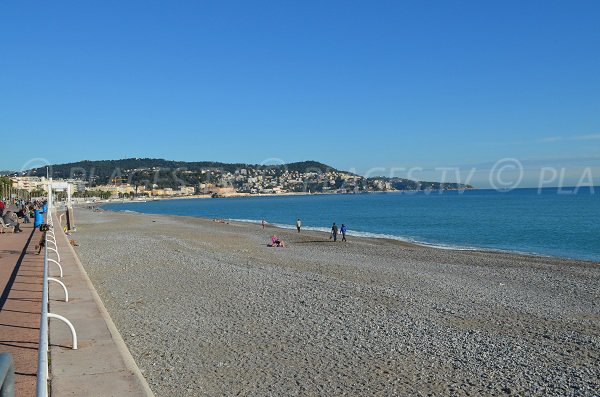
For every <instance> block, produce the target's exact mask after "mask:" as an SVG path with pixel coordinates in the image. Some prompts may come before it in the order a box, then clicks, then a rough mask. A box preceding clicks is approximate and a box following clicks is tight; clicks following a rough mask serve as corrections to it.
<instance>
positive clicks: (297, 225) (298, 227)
mask: <svg viewBox="0 0 600 397" xmlns="http://www.w3.org/2000/svg"><path fill="white" fill-rule="evenodd" d="M301 227H302V221H301V220H300V218H298V219H296V229H298V233H300V228H301Z"/></svg>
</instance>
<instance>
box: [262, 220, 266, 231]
mask: <svg viewBox="0 0 600 397" xmlns="http://www.w3.org/2000/svg"><path fill="white" fill-rule="evenodd" d="M265 223H266V222H265V220H264V219H263V220H262V227H263V229H264V228H265Z"/></svg>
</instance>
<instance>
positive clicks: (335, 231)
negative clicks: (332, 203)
mask: <svg viewBox="0 0 600 397" xmlns="http://www.w3.org/2000/svg"><path fill="white" fill-rule="evenodd" d="M337 235H338V227H337V225H336V224H335V222H333V226H331V237H333V242H334V243H335V242H336V241H337Z"/></svg>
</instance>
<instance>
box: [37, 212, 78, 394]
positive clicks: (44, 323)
mask: <svg viewBox="0 0 600 397" xmlns="http://www.w3.org/2000/svg"><path fill="white" fill-rule="evenodd" d="M51 211H52V209H51V206H50V204H49V205H48V210H47V212H46V224H47V225H48V229H47V231H46V232H45V241H44V242H45V244H44V280H43V287H42V313H41V317H40V338H39V350H38V369H37V386H36V396H37V397H47V396H48V319H50V318H56V319H59V320H61V321H62V322H64V323H65V324H67V326H68V327H69V329H70V330H71V337H72V340H73V349H74V350H76V349H77V333H76V332H75V328H74V327H73V324H71V322H70V321H69V320H67V319H66V318H64V317H63V316H59V315H58V314H54V313H49V312H48V281H54V282H57V283H58V284H60V285H61V286H62V288H63V290H64V293H65V302H68V301H69V292H68V290H67V287H66V286H65V284H64V283H62V282H61V281H60V280H57V279H56V278H54V277H48V263H49V262H51V263H54V264H56V265H58V267H59V269H60V277H62V276H63V269H62V266H61V265H60V254H59V253H58V245H57V244H56V236H55V234H54V230H53V221H52V213H51ZM48 243H52V244H53V245H54V248H52V247H48ZM49 252H54V253H56V257H57V260H54V259H50V258H48V254H49Z"/></svg>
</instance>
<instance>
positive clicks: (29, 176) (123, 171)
mask: <svg viewBox="0 0 600 397" xmlns="http://www.w3.org/2000/svg"><path fill="white" fill-rule="evenodd" d="M80 168H81V167H78V168H76V169H77V170H78V171H77V172H73V171H72V170H71V171H70V172H69V174H70V176H71V177H67V178H61V177H60V176H61V174H64V172H62V173H61V172H60V169H58V172H54V174H58V175H59V177H54V178H53V181H54V182H63V183H65V184H67V185H68V186H69V190H70V192H71V194H72V196H73V197H75V198H77V197H85V198H87V197H98V198H102V199H115V198H118V199H134V198H161V197H191V196H203V197H235V196H248V195H285V194H288V195H289V194H317V193H322V194H323V193H324V194H353V193H365V192H386V191H389V192H391V191H420V190H425V191H426V190H456V189H461V188H462V189H465V188H471V186H468V185H460V184H456V183H447V184H442V183H440V182H420V181H412V180H408V179H402V178H386V177H372V178H366V177H364V176H360V175H356V174H354V173H351V172H346V171H339V170H335V169H333V168H330V167H327V166H325V165H322V164H318V165H317V166H314V164H313V167H310V166H308V167H306V168H305V169H304V170H298V169H297V168H298V167H290V168H291V169H290V168H288V167H286V166H285V165H284V166H271V167H250V166H245V167H238V168H235V169H233V168H232V167H231V166H227V167H212V168H202V169H188V168H185V167H178V168H164V167H160V166H153V167H146V168H143V167H137V168H119V167H116V168H114V169H113V170H111V171H110V174H108V173H106V172H105V173H104V174H102V173H98V174H95V173H94V172H92V171H88V170H87V169H84V170H81V169H80ZM36 172H39V171H36V170H34V171H33V172H32V171H28V172H26V173H25V172H24V173H14V174H12V175H8V176H5V177H4V179H5V180H9V181H10V183H8V182H5V183H4V187H3V189H6V188H7V186H6V185H10V187H9V188H10V189H14V190H23V191H26V192H28V193H30V194H31V195H32V196H33V197H35V196H36V195H37V196H42V195H43V194H44V192H45V189H46V186H47V177H46V176H39V175H35V174H36ZM23 174H24V175H23Z"/></svg>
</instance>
